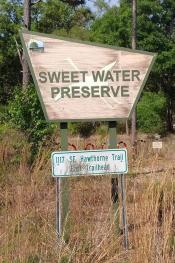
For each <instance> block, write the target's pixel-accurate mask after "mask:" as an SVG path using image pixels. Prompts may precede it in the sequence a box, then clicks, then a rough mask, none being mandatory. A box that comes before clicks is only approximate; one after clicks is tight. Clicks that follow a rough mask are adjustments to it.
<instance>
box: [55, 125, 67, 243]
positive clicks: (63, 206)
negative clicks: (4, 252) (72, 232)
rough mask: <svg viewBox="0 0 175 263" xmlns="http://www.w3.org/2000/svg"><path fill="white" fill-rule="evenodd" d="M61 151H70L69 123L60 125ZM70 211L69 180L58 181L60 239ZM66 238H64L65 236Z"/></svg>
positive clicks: (57, 203) (57, 228) (58, 233)
mask: <svg viewBox="0 0 175 263" xmlns="http://www.w3.org/2000/svg"><path fill="white" fill-rule="evenodd" d="M60 132H61V150H62V151H65V150H67V149H68V129H67V123H65V122H64V123H60ZM68 210H69V179H68V178H57V179H56V230H57V235H58V237H61V236H63V234H64V233H63V230H64V227H65V225H66V220H67V216H68ZM63 238H64V236H63Z"/></svg>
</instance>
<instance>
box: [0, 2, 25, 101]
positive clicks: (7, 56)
mask: <svg viewBox="0 0 175 263" xmlns="http://www.w3.org/2000/svg"><path fill="white" fill-rule="evenodd" d="M21 24H22V1H21V0H12V1H7V0H2V1H0V32H1V34H0V72H1V74H0V102H1V103H6V102H7V100H8V98H9V96H10V94H11V92H12V90H13V87H14V86H15V85H18V84H20V83H21V77H22V74H21V65H20V60H19V57H18V53H17V49H16V44H15V40H17V41H18V40H19V37H18V30H19V29H20V25H21ZM18 42H19V41H18Z"/></svg>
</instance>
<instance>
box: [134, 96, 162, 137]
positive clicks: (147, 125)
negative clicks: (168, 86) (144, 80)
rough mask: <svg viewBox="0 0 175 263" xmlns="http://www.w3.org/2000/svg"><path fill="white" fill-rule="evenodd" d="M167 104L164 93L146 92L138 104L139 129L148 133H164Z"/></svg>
mask: <svg viewBox="0 0 175 263" xmlns="http://www.w3.org/2000/svg"><path fill="white" fill-rule="evenodd" d="M166 105H167V103H166V98H165V96H164V94H163V93H153V92H145V93H144V95H143V97H142V98H141V100H140V102H139V103H138V105H137V122H138V128H139V130H140V131H142V132H146V133H160V134H162V133H164V132H165V127H166V125H165V122H166Z"/></svg>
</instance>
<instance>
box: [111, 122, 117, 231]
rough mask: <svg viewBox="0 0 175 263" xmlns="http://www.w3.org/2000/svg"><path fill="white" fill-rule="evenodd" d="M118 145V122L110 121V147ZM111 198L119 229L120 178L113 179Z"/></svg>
mask: <svg viewBox="0 0 175 263" xmlns="http://www.w3.org/2000/svg"><path fill="white" fill-rule="evenodd" d="M116 147H117V122H116V121H110V122H109V148H110V149H116ZM111 199H112V202H113V209H114V223H115V225H116V227H117V231H118V229H119V216H118V213H119V211H118V210H119V209H118V208H119V194H118V178H117V177H115V178H112V179H111Z"/></svg>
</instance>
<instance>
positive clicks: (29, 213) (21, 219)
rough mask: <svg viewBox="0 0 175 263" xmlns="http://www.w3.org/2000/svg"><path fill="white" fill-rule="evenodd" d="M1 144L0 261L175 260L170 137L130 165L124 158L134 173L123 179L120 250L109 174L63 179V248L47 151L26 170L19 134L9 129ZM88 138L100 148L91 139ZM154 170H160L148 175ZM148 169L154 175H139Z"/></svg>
mask: <svg viewBox="0 0 175 263" xmlns="http://www.w3.org/2000/svg"><path fill="white" fill-rule="evenodd" d="M0 139H1V144H0V187H1V191H0V199H1V201H0V262H3V263H11V262H13V263H37V262H48V263H52V262H60V263H66V262H72V263H90V262H92V263H115V262H118V263H127V262H128V263H129V262H131V263H142V262H143V263H147V262H149V263H156V262H159V263H173V262H175V179H174V170H173V167H172V166H173V158H174V156H173V149H172V147H173V146H172V138H171V139H166V140H167V141H166V147H165V149H164V150H162V151H161V152H159V153H158V152H153V151H152V149H151V144H150V142H146V144H144V145H142V146H140V149H139V153H138V156H137V157H136V158H135V160H133V159H132V158H130V171H132V172H133V173H132V174H130V175H126V190H127V218H128V226H129V250H128V251H125V249H124V248H123V235H122V232H116V226H115V225H114V220H113V218H114V215H113V206H112V203H111V196H110V191H111V185H110V184H111V182H110V176H98V177H86V178H73V179H70V213H69V220H70V232H69V234H70V236H69V241H68V243H67V244H65V243H64V241H62V240H58V239H57V238H56V233H55V180H54V179H53V178H52V177H51V169H50V168H51V164H50V153H51V151H52V150H51V149H50V147H49V146H47V147H42V148H41V149H40V150H39V153H38V155H37V156H36V158H35V161H34V163H33V164H32V165H31V164H30V145H29V144H28V143H27V142H26V141H25V137H24V136H23V135H22V134H20V133H19V132H16V131H12V130H9V131H8V132H5V134H3V135H1V138H0ZM119 139H123V136H121V138H119ZM124 139H125V140H126V141H127V140H128V138H124ZM103 140H106V138H103ZM92 141H94V143H96V144H99V145H100V143H101V139H100V138H99V137H98V136H96V137H93V138H91V142H92ZM72 142H73V143H75V144H78V147H79V148H81V147H83V145H84V144H85V143H86V142H84V141H83V140H80V138H79V139H77V138H73V139H72ZM167 145H168V146H167ZM129 156H131V149H129ZM168 156H169V157H171V161H169V162H168V161H166V158H169V157H168ZM174 165H175V164H174ZM160 167H162V168H164V169H165V171H164V172H159V173H155V172H154V171H153V170H156V169H158V168H160ZM148 170H149V171H153V172H151V173H149V174H141V172H142V171H148ZM135 172H136V173H137V172H139V173H140V174H138V175H137V174H135ZM119 213H120V214H121V207H119ZM120 221H121V220H120ZM120 228H122V225H121V222H120Z"/></svg>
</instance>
